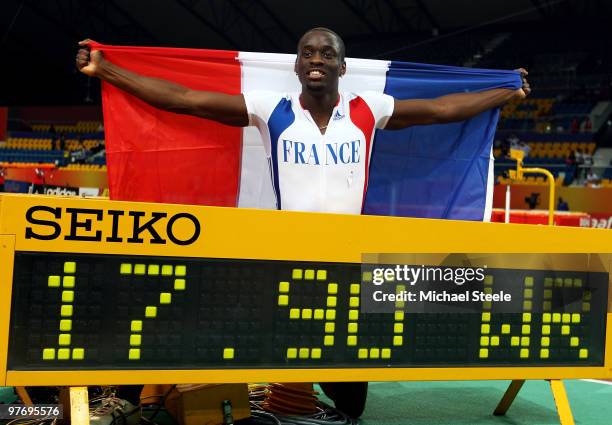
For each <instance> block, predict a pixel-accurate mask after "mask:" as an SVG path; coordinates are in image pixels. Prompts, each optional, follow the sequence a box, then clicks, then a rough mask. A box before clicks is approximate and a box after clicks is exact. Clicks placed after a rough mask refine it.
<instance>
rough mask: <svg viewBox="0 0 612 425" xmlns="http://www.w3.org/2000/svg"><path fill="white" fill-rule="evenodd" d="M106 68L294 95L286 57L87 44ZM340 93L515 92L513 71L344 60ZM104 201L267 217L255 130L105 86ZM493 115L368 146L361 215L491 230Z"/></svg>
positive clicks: (266, 188) (383, 137)
mask: <svg viewBox="0 0 612 425" xmlns="http://www.w3.org/2000/svg"><path fill="white" fill-rule="evenodd" d="M91 48H92V49H95V50H101V51H102V52H103V53H104V56H105V58H106V59H108V60H110V61H112V62H113V63H115V64H117V65H119V66H121V67H124V68H126V69H129V70H131V71H134V72H137V73H139V74H142V75H146V76H149V77H157V78H162V79H165V80H169V81H173V82H176V83H178V84H181V85H184V86H187V87H189V88H192V89H195V90H208V91H217V92H223V93H229V94H239V93H242V92H248V91H253V90H271V91H279V92H296V91H300V85H299V81H298V79H297V77H296V75H295V73H294V72H293V65H294V62H295V55H288V54H273V53H250V52H237V51H219V50H201V49H178V48H158V47H124V46H107V45H102V44H98V43H92V44H91ZM346 63H347V73H346V75H345V76H344V77H343V78H342V79H341V80H340V90H341V91H345V92H351V91H352V92H356V93H359V92H361V91H365V90H373V91H380V92H384V93H386V94H389V95H391V96H393V97H395V98H397V99H426V98H434V97H438V96H442V95H445V94H450V93H459V92H472V91H480V90H486V89H492V88H508V89H518V88H520V87H521V79H520V75H519V74H518V72H515V71H499V70H484V69H470V68H459V67H449V66H439V65H425V64H416V63H406V62H390V61H381V60H369V59H353V58H347V59H346ZM102 103H103V112H104V127H105V134H106V154H107V164H108V180H109V187H110V195H111V198H112V199H117V200H130V201H146V202H164V203H183V204H194V205H216V206H233V207H235V206H239V207H252V208H276V202H275V193H274V190H273V187H272V182H271V180H270V171H269V165H268V159H267V158H266V156H265V154H264V149H263V145H262V142H261V140H260V136H259V133H258V131H257V130H256V128H254V127H246V128H236V127H229V126H226V125H222V124H218V123H215V122H213V121H209V120H205V119H201V118H196V117H190V116H185V115H179V114H174V113H171V112H165V111H161V110H159V109H156V108H154V107H152V106H149V105H147V104H146V103H144V102H142V101H141V100H139V99H137V98H135V97H133V96H131V95H129V94H127V93H125V92H123V91H121V90H119V89H117V88H116V87H113V86H111V85H110V84H107V83H103V84H102ZM498 116H499V110H498V109H493V110H490V111H486V112H484V113H482V114H480V115H478V116H476V117H474V118H472V119H470V120H467V121H463V122H458V123H452V124H444V125H430V126H415V127H411V128H408V129H405V130H400V131H385V130H379V131H377V132H376V134H375V137H374V144H373V153H372V160H371V163H370V170H369V181H368V187H367V194H366V199H365V203H364V208H363V211H364V213H365V214H376V215H396V216H410V217H427V218H448V219H460V220H488V218H489V217H490V214H491V204H492V193H493V158H492V154H491V152H492V143H493V136H494V134H495V128H496V125H497V120H498Z"/></svg>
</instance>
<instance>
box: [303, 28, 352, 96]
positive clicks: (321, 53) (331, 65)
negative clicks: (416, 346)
mask: <svg viewBox="0 0 612 425" xmlns="http://www.w3.org/2000/svg"><path fill="white" fill-rule="evenodd" d="M344 51H345V49H344V42H343V41H342V38H340V36H339V35H338V34H336V33H335V32H334V31H332V30H330V29H327V28H313V29H311V30H308V31H307V32H306V33H305V34H304V35H303V36H302V38H300V41H299V42H298V46H297V58H296V61H295V68H294V69H295V73H296V74H297V76H298V79H299V80H300V83H302V89H308V90H310V91H312V92H328V91H333V90H335V91H337V90H338V79H339V77H341V76H343V75H344V73H345V72H346V63H345V62H344Z"/></svg>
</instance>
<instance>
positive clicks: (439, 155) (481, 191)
mask: <svg viewBox="0 0 612 425" xmlns="http://www.w3.org/2000/svg"><path fill="white" fill-rule="evenodd" d="M520 86H521V79H520V77H519V75H518V74H517V73H516V72H513V71H496V70H483V69H471V68H456V67H446V66H439V65H424V64H414V63H402V62H391V64H390V66H389V70H388V72H387V81H386V85H385V93H386V94H389V95H391V96H393V97H395V98H398V99H428V98H434V97H437V96H441V95H445V94H448V93H460V92H465V91H470V92H473V91H480V90H486V89H492V88H498V87H499V88H510V89H516V88H519V87H520ZM498 115H499V108H495V109H491V110H488V111H485V112H483V113H481V114H479V115H478V116H476V117H474V118H472V119H470V120H467V121H462V122H458V123H452V124H444V125H430V126H414V127H410V128H407V129H404V130H400V131H382V132H378V133H377V135H376V138H375V143H374V153H373V155H372V164H371V166H370V179H369V182H368V192H367V197H366V202H365V206H364V213H365V214H376V215H399V216H409V217H428V218H448V219H459V220H482V218H483V212H484V209H485V200H486V196H487V190H488V187H487V176H488V168H489V155H490V152H491V145H492V143H493V136H494V133H495V126H496V123H497V119H498ZM390 182H392V183H390Z"/></svg>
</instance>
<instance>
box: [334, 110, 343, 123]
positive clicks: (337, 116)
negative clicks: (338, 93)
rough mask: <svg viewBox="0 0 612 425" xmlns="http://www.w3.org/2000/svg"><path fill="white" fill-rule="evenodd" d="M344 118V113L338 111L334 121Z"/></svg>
mask: <svg viewBox="0 0 612 425" xmlns="http://www.w3.org/2000/svg"><path fill="white" fill-rule="evenodd" d="M342 118H344V114H341V113H340V111H336V113H335V114H334V121H338V120H341V119H342Z"/></svg>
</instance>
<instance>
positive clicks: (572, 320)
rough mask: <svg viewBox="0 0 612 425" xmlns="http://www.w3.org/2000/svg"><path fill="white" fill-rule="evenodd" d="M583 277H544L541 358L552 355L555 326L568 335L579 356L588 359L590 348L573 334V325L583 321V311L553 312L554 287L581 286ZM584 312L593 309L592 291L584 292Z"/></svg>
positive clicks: (565, 335) (563, 334) (571, 345)
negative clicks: (583, 344)
mask: <svg viewBox="0 0 612 425" xmlns="http://www.w3.org/2000/svg"><path fill="white" fill-rule="evenodd" d="M581 287H582V279H578V278H576V279H572V278H565V279H561V278H556V279H553V278H552V277H547V278H545V279H544V288H545V289H544V301H543V310H544V313H543V314H542V332H541V333H542V337H541V338H540V358H541V359H548V358H549V357H550V335H551V332H552V330H553V328H555V327H556V328H557V329H559V330H560V331H561V336H562V337H566V340H567V341H568V344H569V346H570V347H571V348H574V349H576V350H577V351H578V358H579V359H580V360H586V359H588V358H589V350H588V348H582V347H581V341H580V338H579V337H577V336H574V335H572V327H573V326H576V325H579V324H580V322H581V321H582V314H581V313H558V312H551V305H552V296H553V288H581ZM581 307H582V312H583V313H587V312H589V311H590V310H591V292H590V291H588V290H586V291H584V292H583V293H582V306H581Z"/></svg>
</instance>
